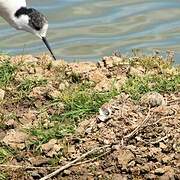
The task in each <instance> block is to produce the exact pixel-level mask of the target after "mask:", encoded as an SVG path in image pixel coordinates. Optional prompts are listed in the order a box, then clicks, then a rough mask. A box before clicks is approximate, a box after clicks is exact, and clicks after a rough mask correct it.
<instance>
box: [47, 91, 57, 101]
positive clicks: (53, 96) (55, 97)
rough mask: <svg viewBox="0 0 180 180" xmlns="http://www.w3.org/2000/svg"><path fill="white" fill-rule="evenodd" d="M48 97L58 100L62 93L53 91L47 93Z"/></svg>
mask: <svg viewBox="0 0 180 180" xmlns="http://www.w3.org/2000/svg"><path fill="white" fill-rule="evenodd" d="M47 95H48V97H49V98H51V99H57V98H58V97H59V95H60V92H59V91H58V90H52V91H49V92H48V93H47Z"/></svg>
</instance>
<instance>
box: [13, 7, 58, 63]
mask: <svg viewBox="0 0 180 180" xmlns="http://www.w3.org/2000/svg"><path fill="white" fill-rule="evenodd" d="M15 18H16V25H15V26H16V28H17V29H21V30H24V31H27V32H30V33H32V34H34V35H36V36H37V37H39V38H40V39H42V41H43V42H44V44H45V45H46V47H47V48H48V50H49V51H50V53H51V55H52V57H53V58H54V60H56V58H55V56H54V54H53V52H52V50H51V48H50V46H49V43H48V41H47V38H46V34H47V30H48V21H47V18H46V17H45V16H44V15H43V14H41V13H40V12H39V11H37V10H36V9H33V8H26V7H21V8H20V9H19V10H17V11H16V13H15Z"/></svg>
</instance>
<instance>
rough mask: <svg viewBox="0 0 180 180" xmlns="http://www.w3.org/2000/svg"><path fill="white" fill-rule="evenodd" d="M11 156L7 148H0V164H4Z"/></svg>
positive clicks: (10, 151) (11, 152)
mask: <svg viewBox="0 0 180 180" xmlns="http://www.w3.org/2000/svg"><path fill="white" fill-rule="evenodd" d="M12 156H13V151H12V150H10V149H9V148H7V147H4V146H0V164H2V163H4V162H6V161H7V160H8V159H9V158H10V157H12Z"/></svg>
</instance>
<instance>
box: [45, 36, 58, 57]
mask: <svg viewBox="0 0 180 180" xmlns="http://www.w3.org/2000/svg"><path fill="white" fill-rule="evenodd" d="M42 40H43V42H44V44H45V45H46V47H47V48H48V50H49V52H50V53H51V55H52V57H53V59H54V60H56V57H55V56H54V54H53V52H52V50H51V48H50V46H49V43H48V41H47V39H46V37H42Z"/></svg>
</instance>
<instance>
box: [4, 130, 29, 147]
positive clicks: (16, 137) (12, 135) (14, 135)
mask: <svg viewBox="0 0 180 180" xmlns="http://www.w3.org/2000/svg"><path fill="white" fill-rule="evenodd" d="M27 139H28V135H27V134H26V133H24V132H21V131H18V130H17V131H15V130H10V131H9V132H8V133H7V135H6V136H5V137H4V139H3V140H2V141H3V142H4V143H5V144H6V145H9V146H10V147H12V148H15V149H16V148H18V149H24V148H25V142H26V140H27Z"/></svg>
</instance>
